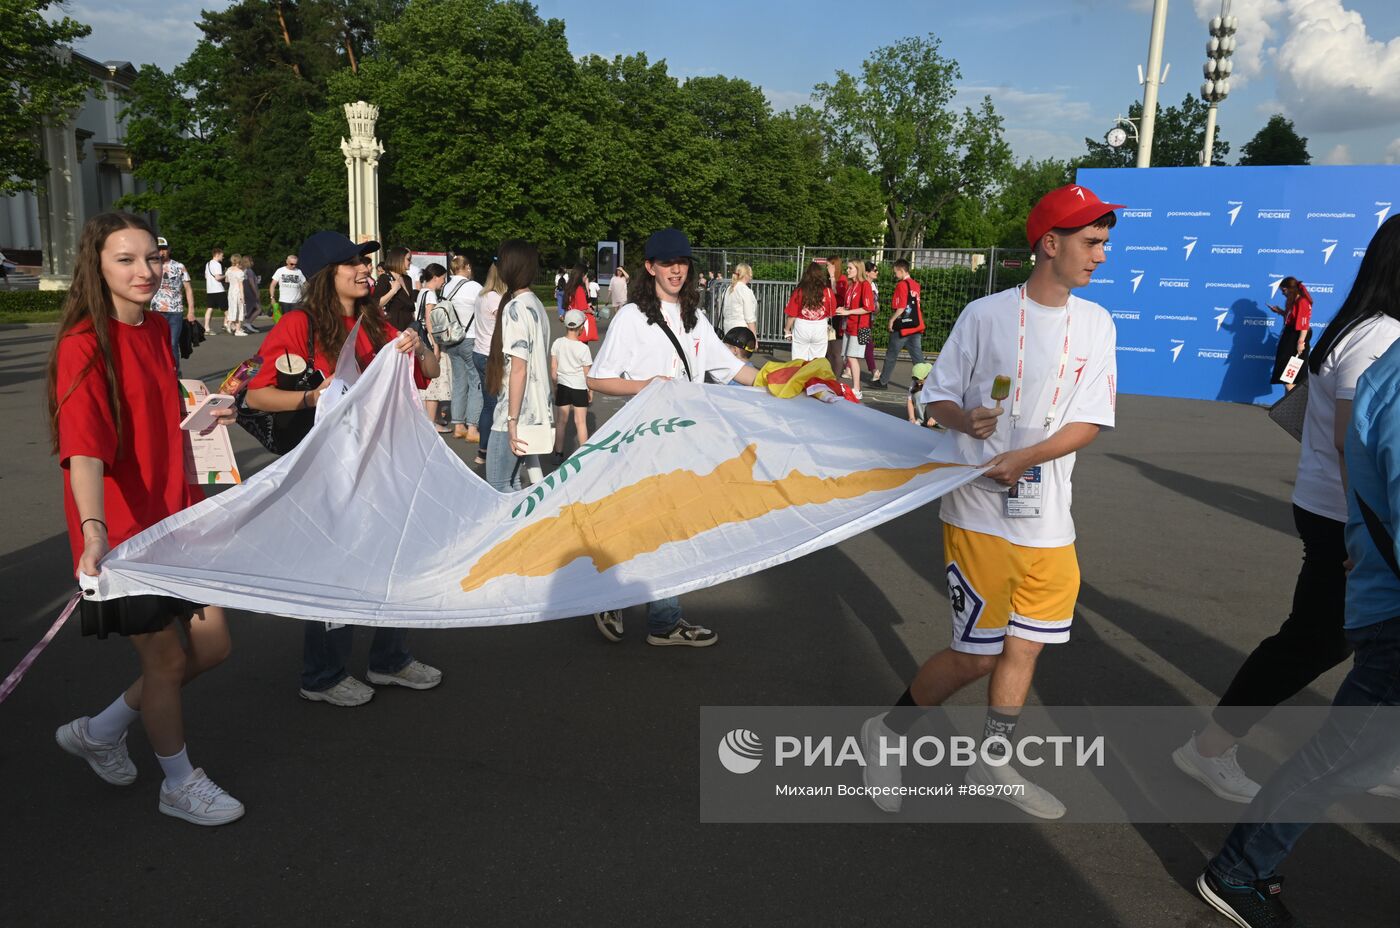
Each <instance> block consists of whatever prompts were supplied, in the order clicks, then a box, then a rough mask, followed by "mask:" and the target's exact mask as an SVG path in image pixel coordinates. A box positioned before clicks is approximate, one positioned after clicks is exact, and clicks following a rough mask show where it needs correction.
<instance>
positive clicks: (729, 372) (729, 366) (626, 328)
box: [587, 229, 758, 648]
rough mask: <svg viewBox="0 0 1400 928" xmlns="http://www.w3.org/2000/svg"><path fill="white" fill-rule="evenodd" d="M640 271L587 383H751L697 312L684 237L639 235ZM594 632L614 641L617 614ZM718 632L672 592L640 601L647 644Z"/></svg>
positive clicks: (609, 391) (635, 388) (618, 388)
mask: <svg viewBox="0 0 1400 928" xmlns="http://www.w3.org/2000/svg"><path fill="white" fill-rule="evenodd" d="M643 267H644V268H645V273H646V276H645V277H642V276H641V275H639V280H640V283H638V285H637V288H636V291H637V292H636V293H635V294H634V295H633V302H630V303H628V304H627V305H625V306H623V307H622V308H621V309H619V310H618V311H617V314H616V315H615V316H614V317H613V319H612V322H611V323H609V325H608V331H607V335H606V336H605V337H604V339H603V344H602V346H601V347H599V349H598V356H597V357H596V358H594V359H593V369H592V370H590V371H589V372H588V378H587V382H588V388H589V389H590V390H594V391H596V392H598V393H603V394H606V395H609V396H635V395H636V394H637V393H639V392H641V390H642V388H643V387H645V386H646V385H647V384H648V383H650V382H651V381H653V380H657V379H661V380H678V379H681V378H684V379H687V380H690V381H691V382H693V383H703V382H704V380H705V375H706V374H709V375H710V377H711V378H712V379H714V380H716V381H718V382H720V383H729V382H731V381H737V382H739V383H741V384H744V385H746V386H747V385H752V384H753V381H754V377H755V376H757V374H758V372H757V371H756V370H754V369H753V368H752V367H750V366H749V365H747V364H745V363H744V362H743V361H740V360H739V359H738V358H736V357H735V356H734V354H733V352H731V351H730V350H729V348H728V347H727V346H726V345H725V344H724V342H723V341H721V340H720V337H719V335H718V334H716V333H715V330H714V327H713V326H711V325H710V322H709V320H708V319H706V318H705V316H704V314H702V313H701V312H700V311H699V310H700V300H701V295H700V287H699V282H698V280H697V279H696V275H695V264H694V261H693V260H692V259H691V252H690V239H688V238H686V235H685V233H684V232H682V231H681V230H679V229H662V230H661V231H659V232H654V233H652V236H651V237H650V238H648V239H647V244H646V262H645V264H644V265H643ZM593 619H594V622H595V623H597V626H598V631H600V632H602V634H603V637H605V638H607V639H608V640H609V641H621V640H622V632H623V627H622V616H621V614H620V613H618V612H616V611H611V610H610V611H607V612H600V613H597V614H596V615H595V616H594V617H593ZM717 641H719V636H718V635H716V634H715V633H714V632H713V631H711V630H710V629H708V628H704V627H702V626H699V625H691V624H690V623H689V622H687V621H685V619H684V618H682V617H681V604H680V599H679V598H678V597H675V596H671V597H667V598H666V599H661V600H657V601H656V602H653V603H649V604H647V643H648V644H653V645H684V646H688V647H693V648H703V647H708V646H709V645H712V644H715V643H716V642H717Z"/></svg>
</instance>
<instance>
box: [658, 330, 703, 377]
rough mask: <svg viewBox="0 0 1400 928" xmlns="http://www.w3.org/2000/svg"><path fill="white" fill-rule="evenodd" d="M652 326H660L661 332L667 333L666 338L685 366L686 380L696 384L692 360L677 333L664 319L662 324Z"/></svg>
mask: <svg viewBox="0 0 1400 928" xmlns="http://www.w3.org/2000/svg"><path fill="white" fill-rule="evenodd" d="M650 324H651V325H658V324H659V325H660V326H661V331H663V332H665V333H666V337H667V338H669V339H670V340H671V347H672V348H674V349H676V354H677V355H678V356H679V357H680V359H681V363H682V364H684V365H685V379H686V380H689V381H692V382H694V380H695V375H694V374H692V373H691V372H690V359H689V358H687V357H686V356H685V349H684V348H682V347H681V343H680V339H678V338H676V333H675V332H672V331H671V327H670V326H669V325H667V324H666V320H665V319H664V318H663V319H662V320H661V322H660V323H655V322H652V323H650Z"/></svg>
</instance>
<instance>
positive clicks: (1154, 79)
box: [1137, 0, 1167, 168]
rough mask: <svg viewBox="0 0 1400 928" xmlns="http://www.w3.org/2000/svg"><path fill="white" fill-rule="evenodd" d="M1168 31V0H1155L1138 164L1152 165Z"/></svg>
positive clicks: (1144, 86)
mask: <svg viewBox="0 0 1400 928" xmlns="http://www.w3.org/2000/svg"><path fill="white" fill-rule="evenodd" d="M1166 32H1167V0H1153V3H1152V36H1151V38H1149V39H1148V42H1147V76H1146V77H1145V78H1144V79H1143V82H1142V83H1143V92H1142V126H1141V127H1140V128H1139V129H1138V150H1137V166H1138V167H1140V168H1149V167H1151V166H1152V128H1153V126H1154V124H1155V123H1156V121H1157V87H1158V86H1159V85H1160V84H1161V83H1162V76H1165V75H1162V76H1159V74H1160V69H1161V67H1162V42H1163V40H1164V39H1165V38H1166Z"/></svg>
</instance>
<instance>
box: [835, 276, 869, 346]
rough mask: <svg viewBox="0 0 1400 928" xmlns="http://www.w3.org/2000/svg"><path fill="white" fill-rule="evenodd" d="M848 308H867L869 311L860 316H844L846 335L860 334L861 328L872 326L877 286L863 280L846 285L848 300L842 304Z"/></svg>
mask: <svg viewBox="0 0 1400 928" xmlns="http://www.w3.org/2000/svg"><path fill="white" fill-rule="evenodd" d="M842 305H843V306H844V307H845V308H846V309H867V310H869V312H866V313H862V314H861V315H859V316H846V317H844V328H843V330H842V331H843V332H844V333H845V334H846V335H858V334H860V330H861V329H868V328H870V320H871V318H872V316H871V313H874V312H875V288H873V287H871V286H870V281H868V280H862V281H859V282H857V283H854V284H847V286H846V302H845V303H843V304H842Z"/></svg>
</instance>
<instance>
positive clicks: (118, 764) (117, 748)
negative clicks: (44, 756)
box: [53, 715, 136, 786]
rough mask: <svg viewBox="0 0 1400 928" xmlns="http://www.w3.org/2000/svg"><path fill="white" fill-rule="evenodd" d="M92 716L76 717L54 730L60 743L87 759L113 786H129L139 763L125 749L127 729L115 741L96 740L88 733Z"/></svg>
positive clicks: (90, 765)
mask: <svg viewBox="0 0 1400 928" xmlns="http://www.w3.org/2000/svg"><path fill="white" fill-rule="evenodd" d="M89 720H90V716H86V715H85V716H83V717H82V718H80V719H74V720H73V721H71V722H69V723H68V724H67V725H64V726H62V727H60V728H59V729H58V731H56V732H54V733H53V737H54V740H55V741H57V742H58V746H59V747H61V748H63V750H65V751H67V752H68V753H69V754H72V755H73V756H74V757H81V758H82V759H83V760H85V761H87V762H88V766H89V767H91V768H92V772H93V773H95V774H97V775H98V776H99V777H101V778H102V779H104V780H106V781H107V782H108V783H111V784H112V785H113V786H130V785H131V784H132V783H133V782H135V780H136V765H135V764H133V763H132V762H131V755H129V754H127V752H126V732H122V736H121V737H120V738H118V739H117V742H116V743H115V744H108V743H107V742H105V741H94V740H92V738H91V737H89V736H88V721H89Z"/></svg>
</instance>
